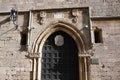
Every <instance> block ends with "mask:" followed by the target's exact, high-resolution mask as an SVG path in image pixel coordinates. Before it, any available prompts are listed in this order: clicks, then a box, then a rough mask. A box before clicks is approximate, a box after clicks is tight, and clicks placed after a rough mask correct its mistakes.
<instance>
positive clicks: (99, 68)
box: [0, 0, 120, 80]
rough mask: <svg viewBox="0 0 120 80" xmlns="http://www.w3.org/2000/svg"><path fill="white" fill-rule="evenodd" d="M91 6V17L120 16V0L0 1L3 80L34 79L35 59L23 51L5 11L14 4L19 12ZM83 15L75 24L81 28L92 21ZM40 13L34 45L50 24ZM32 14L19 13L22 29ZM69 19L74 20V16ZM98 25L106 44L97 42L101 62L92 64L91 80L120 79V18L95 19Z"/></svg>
mask: <svg viewBox="0 0 120 80" xmlns="http://www.w3.org/2000/svg"><path fill="white" fill-rule="evenodd" d="M6 5H7V6H6ZM87 6H89V7H90V12H91V16H90V17H98V18H100V17H108V18H109V17H118V16H120V0H0V80H31V79H30V78H31V77H30V75H31V71H32V61H31V59H28V58H26V57H25V55H27V54H28V53H27V52H26V51H20V48H21V45H20V40H21V36H20V32H19V31H18V30H14V25H13V23H12V22H10V21H9V19H8V18H7V17H9V14H8V13H5V14H1V13H4V12H10V9H11V8H12V7H15V8H17V9H18V10H19V11H29V10H31V9H32V10H35V9H37V10H41V9H48V8H49V9H52V8H69V7H71V8H72V7H87ZM48 13H49V15H48V17H47V20H46V21H45V22H48V23H49V21H50V20H51V15H53V14H50V12H48ZM65 14H66V13H65ZM81 14H82V13H79V15H80V16H79V24H75V25H76V26H79V27H78V28H79V29H81V28H82V27H84V26H85V24H86V23H87V24H88V21H85V22H84V24H83V23H81V21H82V20H83V19H85V17H84V18H82V15H81ZM37 15H38V14H37V13H36V12H35V13H34V17H33V18H34V19H33V23H32V24H31V25H32V26H31V28H32V33H31V36H32V38H31V39H30V42H31V43H30V46H32V42H33V41H34V40H35V38H36V37H37V34H38V33H39V31H40V32H42V31H43V30H44V29H45V28H46V27H47V24H48V23H47V24H43V25H42V26H44V27H42V26H41V25H40V24H39V23H38V22H39V20H38V19H37ZM65 16H66V15H65ZM84 16H85V15H84ZM28 17H29V13H28V12H25V13H20V14H19V18H18V25H19V30H20V31H21V30H22V29H23V28H24V27H28V22H29V18H28ZM52 18H53V17H52ZM69 20H70V21H69ZM69 20H68V21H69V22H70V23H72V22H71V19H69ZM95 26H97V27H98V28H101V29H102V36H103V43H97V44H96V43H93V46H94V47H93V48H94V55H93V56H92V58H98V60H99V64H98V65H91V74H90V77H91V80H120V51H119V49H120V19H119V20H118V19H117V20H116V19H111V20H109V19H107V20H104V18H103V19H101V20H92V28H94V27H95ZM33 28H34V29H33ZM84 34H85V32H84ZM88 39H89V38H88ZM93 39H94V38H93Z"/></svg>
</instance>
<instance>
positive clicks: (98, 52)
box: [91, 20, 120, 80]
mask: <svg viewBox="0 0 120 80" xmlns="http://www.w3.org/2000/svg"><path fill="white" fill-rule="evenodd" d="M92 24H93V28H94V27H98V28H100V29H102V36H103V43H95V44H94V48H93V49H94V51H95V52H94V56H92V57H93V58H98V61H99V64H98V65H91V73H92V75H91V78H92V80H119V79H120V68H119V67H120V51H119V48H120V27H119V26H120V20H104V21H102V20H100V21H92Z"/></svg>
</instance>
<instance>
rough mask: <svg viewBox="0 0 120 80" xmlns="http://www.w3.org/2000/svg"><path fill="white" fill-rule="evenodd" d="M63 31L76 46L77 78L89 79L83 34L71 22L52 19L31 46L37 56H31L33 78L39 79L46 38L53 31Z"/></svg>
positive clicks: (86, 49) (87, 55) (88, 57)
mask: <svg viewBox="0 0 120 80" xmlns="http://www.w3.org/2000/svg"><path fill="white" fill-rule="evenodd" d="M57 31H63V32H66V33H67V34H68V35H70V36H71V37H72V38H73V39H74V41H75V43H76V45H77V47H78V59H79V80H90V69H89V68H90V56H89V54H87V51H88V47H87V43H86V39H85V37H84V36H83V34H82V33H81V32H80V31H79V30H78V29H77V27H75V26H74V25H73V24H70V23H67V22H65V21H61V20H57V21H53V22H52V23H51V24H49V25H48V26H47V28H46V29H45V30H44V31H43V32H41V31H40V33H39V35H38V36H37V38H36V40H35V41H34V43H33V46H32V52H33V53H34V54H37V55H38V57H34V58H33V68H32V72H33V73H32V74H33V80H41V59H42V48H43V45H44V43H45V41H46V40H47V38H48V37H49V36H50V35H51V34H52V33H54V32H57Z"/></svg>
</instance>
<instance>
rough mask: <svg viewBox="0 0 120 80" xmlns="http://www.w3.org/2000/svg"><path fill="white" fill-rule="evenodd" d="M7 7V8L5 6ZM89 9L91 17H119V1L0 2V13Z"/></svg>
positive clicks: (30, 0)
mask: <svg viewBox="0 0 120 80" xmlns="http://www.w3.org/2000/svg"><path fill="white" fill-rule="evenodd" d="M6 5H7V6H6ZM69 7H90V8H91V9H90V12H91V16H92V17H110V16H113V17H114V16H120V8H119V7H120V1H119V0H45V1H44V0H1V1H0V11H1V12H9V11H10V9H11V8H16V9H18V10H19V11H29V10H31V9H33V10H35V9H38V10H39V9H48V8H69Z"/></svg>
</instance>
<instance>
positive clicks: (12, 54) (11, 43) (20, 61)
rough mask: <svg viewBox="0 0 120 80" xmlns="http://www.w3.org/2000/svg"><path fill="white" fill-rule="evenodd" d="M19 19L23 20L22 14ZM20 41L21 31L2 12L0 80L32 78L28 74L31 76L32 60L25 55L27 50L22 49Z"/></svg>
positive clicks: (27, 79)
mask: <svg viewBox="0 0 120 80" xmlns="http://www.w3.org/2000/svg"><path fill="white" fill-rule="evenodd" d="M19 19H21V22H22V21H23V17H22V16H21V18H19ZM19 24H21V23H19ZM22 24H23V23H22ZM22 24H21V25H22ZM20 42H21V36H20V31H18V30H15V26H14V25H13V23H12V21H10V20H9V15H8V14H1V15H0V80H30V77H28V76H30V72H31V67H32V61H31V60H30V59H28V58H26V57H25V55H27V54H28V53H27V52H24V51H20V48H21V45H20Z"/></svg>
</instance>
